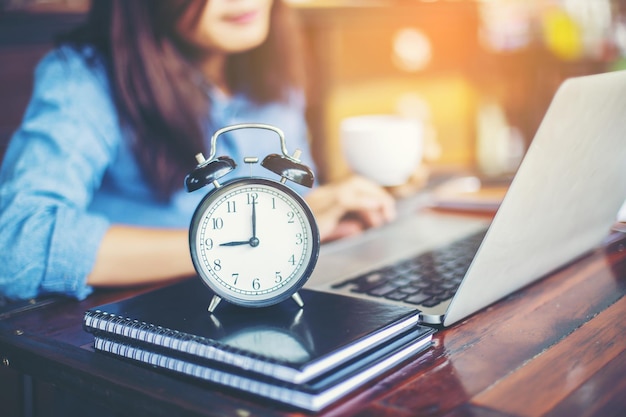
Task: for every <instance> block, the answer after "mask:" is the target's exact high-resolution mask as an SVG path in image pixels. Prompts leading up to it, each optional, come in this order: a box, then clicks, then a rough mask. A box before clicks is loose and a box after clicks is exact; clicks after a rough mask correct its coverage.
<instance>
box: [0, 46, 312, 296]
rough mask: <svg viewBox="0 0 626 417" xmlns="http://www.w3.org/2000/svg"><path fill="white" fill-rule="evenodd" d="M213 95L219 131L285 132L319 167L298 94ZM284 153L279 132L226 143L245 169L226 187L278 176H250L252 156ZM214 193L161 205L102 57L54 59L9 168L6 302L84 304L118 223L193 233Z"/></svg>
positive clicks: (1, 175) (72, 54)
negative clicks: (196, 215)
mask: <svg viewBox="0 0 626 417" xmlns="http://www.w3.org/2000/svg"><path fill="white" fill-rule="evenodd" d="M88 57H89V58H91V59H90V60H89V63H88V62H87V58H88ZM294 96H295V95H294ZM210 97H211V99H212V110H211V111H212V113H211V114H210V115H208V117H207V120H208V121H210V123H211V126H215V127H216V128H220V127H223V126H227V125H230V124H235V123H244V122H246V123H268V124H272V125H275V126H277V127H279V128H280V129H281V130H283V132H284V133H285V138H286V143H287V149H288V151H289V152H293V151H294V150H295V149H302V150H303V155H302V157H301V159H302V160H303V163H305V164H307V165H309V166H310V167H311V168H313V162H312V158H311V155H310V151H309V147H308V142H307V129H306V123H305V120H304V103H303V100H301V99H299V96H298V97H294V100H293V101H292V102H291V103H271V104H266V105H256V104H253V103H251V102H250V101H248V100H246V99H245V97H242V96H236V97H234V98H230V99H226V98H224V97H219V96H218V95H215V94H210ZM209 139H210V138H207V143H208V141H209ZM207 148H208V146H207ZM280 151H281V148H280V141H279V139H278V136H277V135H276V134H275V133H273V132H270V131H265V130H258V129H254V130H250V129H243V130H236V131H232V132H229V133H227V134H225V135H223V136H220V137H219V138H218V141H217V150H216V155H217V156H220V155H228V156H230V157H231V158H233V159H234V160H235V161H236V163H237V165H238V167H237V169H236V170H235V171H234V172H232V173H231V174H229V176H228V177H227V178H225V179H230V178H235V177H238V176H246V175H250V174H251V173H252V175H258V176H268V177H270V178H272V177H276V176H275V175H274V174H272V173H271V172H269V171H267V170H265V169H264V168H262V167H260V166H258V165H256V166H254V167H253V168H252V171H251V168H250V167H248V166H245V164H244V163H243V157H245V156H258V157H259V159H262V158H263V157H264V156H266V155H267V154H270V153H279V154H280ZM192 164H193V163H192ZM293 188H295V189H296V190H297V191H298V192H301V193H303V192H304V191H305V190H306V189H304V188H302V187H298V186H294V187H293ZM207 191H208V188H206V189H201V190H198V191H195V192H194V193H187V192H186V191H185V190H184V189H183V187H182V184H181V189H180V190H179V191H178V192H176V193H175V194H174V195H173V197H172V199H171V201H169V202H167V203H164V202H162V201H159V200H158V199H157V198H156V196H155V193H154V192H153V190H152V189H151V188H150V186H149V185H148V184H147V183H146V181H145V179H144V178H143V175H142V173H141V170H140V168H139V166H138V164H137V161H136V159H135V157H134V155H133V152H132V151H131V148H130V146H129V143H128V141H127V140H126V139H125V137H124V136H123V133H122V130H121V129H120V125H119V123H118V118H117V113H116V109H115V107H114V103H113V101H112V97H111V90H110V85H109V81H108V79H107V76H106V73H105V71H104V67H103V65H102V63H101V61H100V60H99V57H98V56H97V55H95V53H94V51H93V50H90V49H85V50H83V51H80V52H79V51H76V50H74V49H71V48H69V47H62V48H60V49H56V50H54V51H51V52H50V53H49V54H47V55H46V56H45V57H44V58H43V59H42V61H41V62H40V63H39V65H38V67H37V69H36V71H35V82H34V90H33V95H32V98H31V101H30V103H29V105H28V108H27V110H26V113H25V116H24V119H23V122H22V124H21V126H20V127H19V128H18V130H17V131H16V132H15V133H14V135H13V137H12V138H11V141H10V143H9V146H8V148H7V152H6V154H5V157H4V162H3V164H2V167H1V169H0V294H4V295H5V296H7V297H9V298H14V299H24V298H30V297H35V296H38V295H42V294H46V293H59V294H65V295H67V296H70V297H75V298H77V299H83V298H85V297H86V296H87V295H89V294H90V293H91V292H92V288H91V287H89V286H88V285H86V277H87V275H88V274H89V273H90V271H91V269H92V268H93V265H94V262H95V258H96V253H97V251H98V248H99V246H100V242H101V240H102V238H103V236H104V234H105V233H106V231H107V229H108V228H109V226H110V225H111V224H126V225H138V226H148V227H167V228H187V227H188V226H189V223H190V220H191V216H192V214H193V211H194V210H195V208H196V206H197V205H198V203H199V201H200V199H201V198H202V197H203V196H204V195H205V194H206V192H207Z"/></svg>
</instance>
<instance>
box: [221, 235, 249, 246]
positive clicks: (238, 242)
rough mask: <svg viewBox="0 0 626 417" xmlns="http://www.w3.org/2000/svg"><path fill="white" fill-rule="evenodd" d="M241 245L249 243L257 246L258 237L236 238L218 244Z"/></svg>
mask: <svg viewBox="0 0 626 417" xmlns="http://www.w3.org/2000/svg"><path fill="white" fill-rule="evenodd" d="M242 245H250V246H252V247H256V246H259V239H257V238H256V237H251V238H250V239H248V240H236V241H234V242H226V243H220V246H242Z"/></svg>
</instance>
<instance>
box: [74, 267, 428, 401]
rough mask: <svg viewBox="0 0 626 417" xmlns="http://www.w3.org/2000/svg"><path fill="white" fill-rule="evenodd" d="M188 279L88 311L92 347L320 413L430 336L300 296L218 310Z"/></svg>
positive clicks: (392, 313)
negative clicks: (266, 304)
mask: <svg viewBox="0 0 626 417" xmlns="http://www.w3.org/2000/svg"><path fill="white" fill-rule="evenodd" d="M211 295H212V294H211V292H210V291H209V290H208V289H207V288H206V287H205V286H204V285H203V284H202V282H201V281H200V280H199V279H191V280H187V281H183V282H180V283H177V284H174V285H172V286H169V287H164V288H161V289H158V290H155V291H152V292H148V293H145V294H142V295H139V296H136V297H134V298H129V299H126V300H122V301H119V302H115V303H111V304H106V305H103V306H100V307H97V308H94V309H91V310H89V311H87V312H86V313H85V316H84V321H83V326H84V328H85V330H86V331H88V332H90V333H92V334H93V335H94V349H95V350H96V351H101V352H105V353H107V354H112V355H115V356H117V357H122V358H125V359H127V360H131V361H136V362H139V363H143V364H144V365H149V366H152V367H154V368H156V369H162V370H163V371H164V372H173V373H176V374H185V375H188V376H189V377H193V378H195V379H197V380H204V381H209V382H210V383H212V384H217V385H223V386H227V387H230V388H234V389H237V390H241V391H245V392H247V393H250V394H253V395H256V396H260V397H263V398H267V399H270V400H273V401H278V402H280V403H284V404H288V405H291V406H295V407H297V408H301V409H306V410H310V411H318V410H321V409H322V408H324V407H327V406H329V405H330V404H332V403H333V402H335V401H337V400H338V399H340V398H342V397H344V396H346V395H348V394H349V393H351V392H354V391H355V390H356V389H357V388H359V387H362V386H363V385H364V384H366V383H367V382H370V381H372V380H374V379H375V378H377V377H380V376H381V375H383V374H385V373H387V372H389V371H390V370H392V369H394V368H396V367H398V366H399V365H400V364H401V363H403V362H406V361H407V360H409V359H411V358H414V357H415V356H416V355H417V354H418V353H420V352H423V351H424V350H425V349H427V348H428V347H429V346H430V345H431V343H432V342H431V340H432V335H433V333H434V330H433V329H431V328H428V327H424V326H421V325H419V324H418V311H417V310H413V309H410V308H408V307H404V306H394V305H388V304H384V303H381V302H377V301H373V300H364V299H358V298H351V297H346V296H341V295H336V294H328V293H324V292H317V291H312V290H306V289H304V290H301V291H300V295H301V296H302V298H303V300H304V303H305V304H304V308H302V309H300V308H298V306H297V305H296V303H294V302H291V301H290V300H287V301H285V302H282V303H280V304H278V305H274V306H271V307H265V308H259V309H250V308H242V307H237V306H234V305H229V304H227V303H223V304H222V305H220V307H219V308H218V309H217V310H216V311H215V313H214V314H209V313H208V312H207V306H208V302H209V300H210V299H211Z"/></svg>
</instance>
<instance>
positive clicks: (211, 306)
mask: <svg viewBox="0 0 626 417" xmlns="http://www.w3.org/2000/svg"><path fill="white" fill-rule="evenodd" d="M220 301H222V299H221V298H220V297H218V296H217V295H214V296H213V298H211V303H210V304H209V309H208V310H209V313H211V314H213V312H214V311H215V308H217V305H218V304H219V303H220Z"/></svg>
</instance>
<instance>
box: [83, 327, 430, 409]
mask: <svg viewBox="0 0 626 417" xmlns="http://www.w3.org/2000/svg"><path fill="white" fill-rule="evenodd" d="M434 332H435V330H434V329H431V328H427V327H423V326H418V327H417V328H414V329H412V330H408V331H406V332H404V333H403V334H401V335H399V336H396V337H395V338H393V339H391V340H389V341H387V342H386V343H384V344H382V345H380V346H378V348H377V349H374V350H371V351H369V352H366V353H363V354H361V355H360V356H357V357H355V358H353V359H351V360H350V361H347V362H346V363H344V364H342V365H341V366H340V367H338V368H336V369H334V370H332V371H330V372H327V373H326V374H323V375H320V376H318V377H317V378H315V379H313V380H311V381H309V382H307V383H302V384H292V383H287V382H284V381H278V380H275V379H272V378H269V377H266V376H259V375H256V374H250V373H246V372H242V371H241V370H240V369H239V368H236V367H232V366H228V365H224V364H220V363H216V362H213V361H210V360H206V359H202V360H198V361H191V360H190V359H189V355H185V354H182V353H180V352H174V351H171V350H169V351H168V350H167V349H163V348H161V349H158V348H157V347H154V348H155V349H156V350H151V348H150V347H146V345H145V344H141V343H139V344H136V342H135V341H131V340H128V339H126V340H121V339H119V338H118V339H117V340H116V339H110V338H107V337H99V336H96V338H95V341H94V348H95V349H96V350H99V351H103V352H106V353H108V354H112V355H114V356H116V357H122V358H127V359H131V360H133V361H136V362H141V363H143V364H146V365H150V366H153V367H156V368H157V369H163V370H167V371H170V372H174V373H177V374H184V375H187V376H193V377H195V378H199V379H201V380H204V381H209V382H212V383H215V384H218V385H222V386H227V387H230V388H234V389H237V390H241V391H245V392H248V393H251V394H253V395H257V396H261V397H263V398H267V399H270V400H273V401H278V402H280V403H284V404H288V405H291V406H295V407H298V408H302V409H306V410H310V411H319V410H321V409H323V408H325V407H327V406H329V405H330V404H332V403H333V402H335V401H337V400H339V399H340V398H342V397H344V396H346V395H348V394H350V393H351V392H354V391H356V390H357V389H358V388H359V387H362V386H363V385H364V384H366V383H367V382H370V381H372V380H374V379H375V378H377V377H379V376H381V375H382V374H384V373H386V372H388V371H390V370H392V369H394V368H395V367H397V366H398V365H400V364H401V363H403V362H405V361H407V360H408V359H410V358H413V357H415V356H416V355H417V354H418V353H420V352H422V351H424V350H425V349H427V348H428V347H429V346H431V340H432V335H433V333H434ZM134 343H135V344H134Z"/></svg>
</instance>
